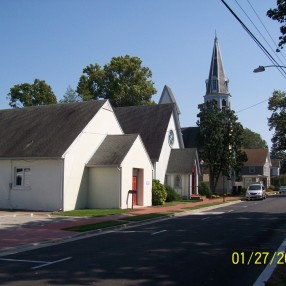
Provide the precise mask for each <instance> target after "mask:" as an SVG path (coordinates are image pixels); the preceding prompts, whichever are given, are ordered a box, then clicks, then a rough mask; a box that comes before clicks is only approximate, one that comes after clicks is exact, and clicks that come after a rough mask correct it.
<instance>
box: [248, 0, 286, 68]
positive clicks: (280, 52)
mask: <svg viewBox="0 0 286 286" xmlns="http://www.w3.org/2000/svg"><path fill="white" fill-rule="evenodd" d="M247 2H248V4H249V6H250V7H251V9H252V11H253V12H254V14H255V15H256V17H257V18H258V20H259V22H260V23H261V25H262V26H263V28H264V30H265V31H266V33H267V34H268V36H269V38H270V39H271V40H272V43H273V44H274V46H275V48H276V51H275V52H279V55H281V56H282V57H283V59H284V60H285V61H286V58H285V57H284V54H283V53H282V51H281V50H280V49H279V47H278V46H277V44H276V42H275V41H274V39H273V37H272V36H271V34H270V33H269V31H268V30H267V28H266V26H265V25H264V23H263V22H262V20H261V18H260V17H259V15H258V13H257V12H256V10H255V9H254V7H253V6H252V4H251V3H250V2H249V0H247ZM275 55H277V57H278V58H279V56H278V54H276V53H275ZM279 59H280V58H279ZM280 61H281V59H280ZM281 62H282V63H283V61H281ZM283 65H285V64H284V63H283Z"/></svg>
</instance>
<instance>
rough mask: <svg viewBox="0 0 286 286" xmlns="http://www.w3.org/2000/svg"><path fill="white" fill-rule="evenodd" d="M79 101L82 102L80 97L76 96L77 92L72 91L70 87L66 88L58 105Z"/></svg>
mask: <svg viewBox="0 0 286 286" xmlns="http://www.w3.org/2000/svg"><path fill="white" fill-rule="evenodd" d="M79 101H82V99H81V97H80V96H79V95H78V94H77V92H76V91H75V90H74V89H72V88H71V86H68V88H67V90H66V93H65V94H64V97H63V99H61V100H60V103H71V102H79Z"/></svg>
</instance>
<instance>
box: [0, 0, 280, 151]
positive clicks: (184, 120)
mask: <svg viewBox="0 0 286 286" xmlns="http://www.w3.org/2000/svg"><path fill="white" fill-rule="evenodd" d="M226 2H227V3H228V5H229V6H230V7H231V8H232V10H233V11H234V12H235V13H236V14H237V15H238V16H239V17H240V19H241V20H242V21H243V22H244V23H245V24H246V26H247V27H248V28H249V29H250V30H251V31H252V32H253V34H254V35H255V36H256V37H257V38H258V39H259V41H261V43H262V44H263V45H264V46H265V47H266V48H267V50H269V52H270V53H271V54H272V55H273V56H277V55H279V56H280V58H281V57H282V62H281V64H282V65H286V64H284V63H285V62H286V61H285V60H284V57H283V53H279V54H278V53H275V49H276V48H275V46H274V44H276V45H277V43H278V37H279V35H280V32H279V23H277V22H276V21H273V20H271V19H270V18H268V17H267V16H266V12H267V10H268V9H269V8H274V7H276V0H264V1H261V0H237V1H236V0H226ZM238 3H239V5H238ZM250 4H251V5H250ZM251 6H252V7H253V8H254V11H255V12H254V11H253V9H252V8H251ZM241 8H242V9H243V10H242V9H241ZM243 11H244V12H245V13H246V14H247V15H248V17H247V16H246V15H245V13H244V12H243ZM257 15H258V16H259V18H258V17H257ZM249 19H251V21H252V22H253V23H254V24H255V26H253V24H252V22H251V21H250V20H249ZM259 19H260V20H261V21H262V23H263V25H262V24H261V22H260V20H259ZM255 27H257V28H258V29H259V31H260V33H261V34H262V36H261V34H260V33H259V32H257V30H256V28H255ZM264 27H266V28H267V31H268V33H269V34H270V35H271V37H272V39H273V40H274V42H275V43H273V40H272V39H271V38H270V37H269V36H268V34H267V32H266V30H265V29H264ZM215 34H216V35H217V37H218V41H219V46H220V50H221V55H222V59H223V65H224V71H225V74H226V76H227V77H228V78H229V91H230V94H231V108H232V109H233V110H234V111H235V112H236V114H237V116H238V121H239V122H240V123H241V124H242V125H243V127H245V128H249V129H250V130H252V131H253V132H256V133H259V134H260V135H261V137H262V138H263V139H264V140H265V141H266V142H267V144H268V146H269V147H271V138H272V133H273V131H269V127H268V121H267V118H269V117H270V116H271V113H270V111H268V109H267V106H268V98H269V97H270V96H272V93H273V91H274V90H281V91H284V90H285V83H286V81H285V78H284V77H283V76H282V75H281V74H280V73H279V71H278V70H277V69H276V68H267V69H266V71H265V72H263V73H253V69H254V68H256V67H258V66H259V65H263V66H265V65H271V64H272V63H271V62H270V60H269V59H268V58H267V56H266V55H265V54H264V53H263V52H262V51H261V49H260V48H259V47H258V46H257V45H256V43H255V42H254V41H253V40H252V38H251V37H250V36H249V35H248V34H247V33H246V31H245V30H244V29H243V28H242V26H241V25H240V23H239V22H238V21H237V20H236V19H235V18H234V16H233V15H232V14H231V13H230V12H229V11H228V10H227V8H226V7H225V6H224V4H223V3H222V1H221V0H204V1H201V0H0V37H1V38H0V109H7V108H10V107H9V100H8V99H7V94H8V93H9V91H10V88H11V87H13V86H14V85H16V84H21V83H30V84H32V83H33V81H34V80H35V79H36V78H38V79H40V80H44V81H46V83H47V84H48V85H50V86H51V88H52V90H53V92H54V93H55V95H56V96H57V99H58V100H60V99H61V98H62V97H63V95H64V94H65V92H66V90H67V88H68V86H71V87H72V88H73V89H76V87H77V84H78V81H79V78H80V76H81V75H82V71H83V69H84V68H85V67H86V66H88V65H89V64H95V63H98V64H100V65H101V66H104V65H105V64H107V63H109V62H110V60H111V58H112V57H118V56H125V55H130V56H136V57H139V58H140V59H141V60H142V66H146V67H148V68H149V69H150V70H151V71H152V81H153V82H154V86H155V88H156V89H157V94H156V95H154V96H153V100H154V101H155V102H158V101H159V98H160V96H161V93H162V91H163V88H164V85H168V86H169V87H170V88H171V90H172V92H173V94H174V96H175V98H176V101H177V103H178V105H179V108H180V110H181V115H180V122H181V127H188V126H196V121H197V114H198V104H200V103H202V102H203V100H204V99H203V97H204V95H205V92H206V90H205V89H206V88H205V80H206V79H207V78H208V73H209V68H210V60H211V56H212V50H213V44H214V37H215ZM264 38H266V39H267V42H265V41H264ZM267 43H268V44H270V46H272V48H271V47H269V46H268V44H267ZM272 50H273V52H272ZM285 51H286V48H285ZM283 62H284V63H283Z"/></svg>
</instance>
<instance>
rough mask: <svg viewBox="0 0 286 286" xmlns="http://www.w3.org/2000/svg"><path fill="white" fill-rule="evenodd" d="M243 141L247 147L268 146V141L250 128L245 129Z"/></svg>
mask: <svg viewBox="0 0 286 286" xmlns="http://www.w3.org/2000/svg"><path fill="white" fill-rule="evenodd" d="M242 136H243V139H242V140H243V143H242V146H243V148H245V149H257V148H267V143H266V141H265V140H263V139H262V138H261V135H260V134H258V133H255V132H253V131H251V130H250V129H248V128H244V129H243V134H242Z"/></svg>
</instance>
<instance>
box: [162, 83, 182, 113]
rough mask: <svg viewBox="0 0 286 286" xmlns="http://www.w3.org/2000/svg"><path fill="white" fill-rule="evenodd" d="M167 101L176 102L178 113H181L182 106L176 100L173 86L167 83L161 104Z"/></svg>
mask: <svg viewBox="0 0 286 286" xmlns="http://www.w3.org/2000/svg"><path fill="white" fill-rule="evenodd" d="M165 103H174V104H175V107H176V111H177V114H178V115H179V114H181V111H180V108H179V106H178V104H177V102H176V99H175V96H174V95H173V92H172V90H171V88H170V87H169V86H167V85H165V86H164V88H163V91H162V94H161V97H160V100H159V104H165Z"/></svg>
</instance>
